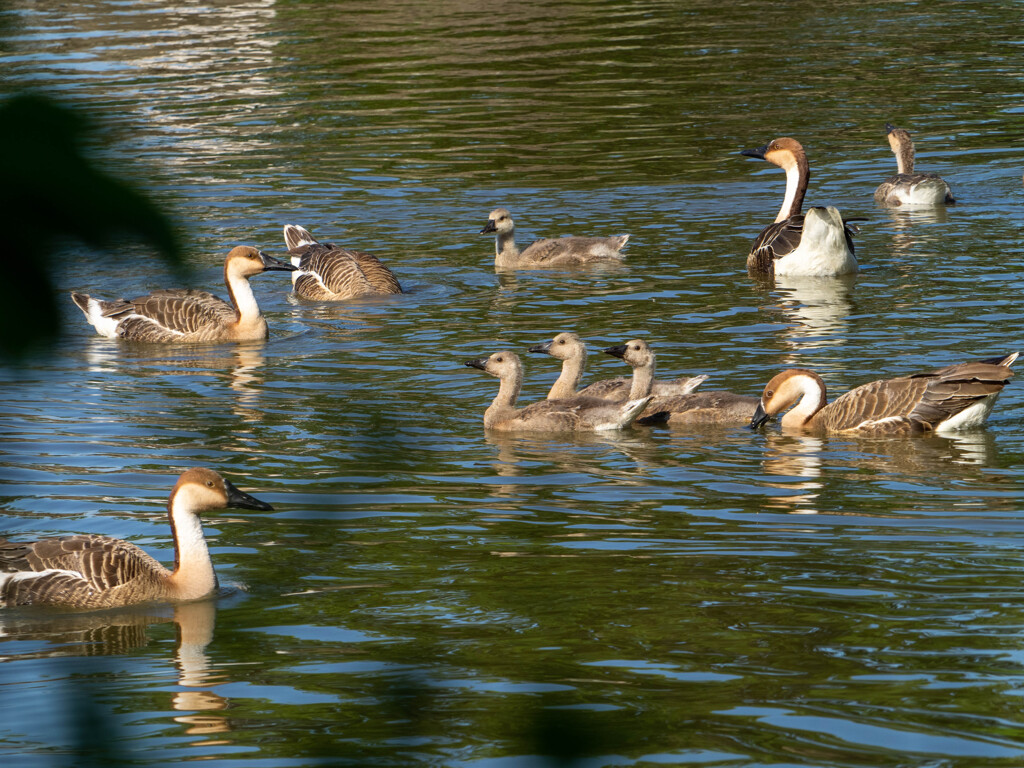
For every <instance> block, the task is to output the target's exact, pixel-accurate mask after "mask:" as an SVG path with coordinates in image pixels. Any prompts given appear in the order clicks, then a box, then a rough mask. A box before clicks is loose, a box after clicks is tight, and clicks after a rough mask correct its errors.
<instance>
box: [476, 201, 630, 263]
mask: <svg viewBox="0 0 1024 768" xmlns="http://www.w3.org/2000/svg"><path fill="white" fill-rule="evenodd" d="M491 233H493V234H494V249H495V256H494V266H495V267H497V268H499V269H512V268H515V267H555V266H572V265H574V264H577V265H578V264H585V263H587V262H591V261H601V260H607V259H616V260H621V259H622V258H624V254H623V253H621V251H622V249H623V248H624V247H625V246H626V242H627V241H628V240H629V235H616V236H614V237H555V238H542V239H540V240H537V241H536V242H534V243H532V244H531V245H529V246H527V247H526V249H525V250H523V251H520V250H519V249H518V248H517V247H516V241H515V223H514V222H513V221H512V214H511V213H509V212H508V210H507V209H505V208H495V209H494V210H493V211H491V214H490V216H489V217H488V218H487V224H486V225H485V226H484V228H483V229H481V230H480V234H491Z"/></svg>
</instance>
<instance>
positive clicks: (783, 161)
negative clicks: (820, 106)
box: [740, 137, 857, 277]
mask: <svg viewBox="0 0 1024 768" xmlns="http://www.w3.org/2000/svg"><path fill="white" fill-rule="evenodd" d="M740 154H741V155H746V156H747V157H756V158H760V159H761V160H766V161H768V162H769V163H771V164H773V165H777V166H779V167H780V168H782V169H783V170H784V171H785V172H786V198H785V199H784V200H783V201H782V208H780V209H779V215H778V216H776V217H775V222H774V223H773V224H769V225H768V226H767V227H765V228H764V229H763V230H761V234H760V235H758V236H757V239H756V240H755V241H754V245H753V247H752V248H751V249H750V255H748V256H747V271H748V272H749V273H750V274H751V275H753V276H755V277H771V276H773V275H799V276H808V277H832V276H835V275H848V274H852V273H854V272H856V271H857V259H856V258H855V257H854V255H853V237H852V235H853V231H854V230H851V228H850V227H849V226H848V225H847V224H846V223H845V222H844V220H843V217H842V216H841V215H840V214H839V211H838V210H836V209H835V208H833V207H831V206H829V207H827V208H823V207H820V206H816V207H814V208H809V209H808V210H807V212H806V213H801V209H802V207H803V203H804V195H805V194H806V193H807V182H808V180H809V179H810V177H811V171H810V167H809V166H808V164H807V155H806V154H805V153H804V148H803V147H802V146H801V145H800V142H799V141H797V140H796V139H791V138H788V137H784V138H780V139H773V140H772V141H770V142H768V143H767V144H765V145H764V146H763V147H758V148H757V149H744V150H742V151H741V152H740Z"/></svg>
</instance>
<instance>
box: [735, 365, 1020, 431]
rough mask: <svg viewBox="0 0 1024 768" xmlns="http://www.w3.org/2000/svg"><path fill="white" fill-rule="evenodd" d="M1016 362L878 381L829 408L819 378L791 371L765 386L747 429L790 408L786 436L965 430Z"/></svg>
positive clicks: (985, 411) (980, 416)
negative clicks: (805, 433) (795, 434)
mask: <svg viewBox="0 0 1024 768" xmlns="http://www.w3.org/2000/svg"><path fill="white" fill-rule="evenodd" d="M1016 359H1017V353H1016V352H1014V353H1012V354H1010V355H1007V356H1005V357H1000V358H991V359H988V360H981V361H977V362H968V363H959V364H957V365H950V366H947V367H945V368H939V369H938V370H935V371H930V372H926V373H917V374H913V375H911V376H901V377H899V378H895V379H880V380H878V381H872V382H870V383H868V384H864V385H862V386H859V387H857V388H856V389H851V390H850V391H849V392H847V393H846V394H844V395H843V396H842V397H840V398H838V399H837V400H834V401H833V402H831V403H829V402H827V396H826V390H825V382H824V381H822V378H821V377H820V376H819V375H818V374H816V373H814V372H813V371H808V370H805V369H802V368H792V369H790V370H788V371H783V372H782V373H780V374H778V375H777V376H775V377H774V378H773V379H772V380H771V381H769V382H768V384H767V386H766V387H765V388H764V393H763V394H762V395H761V400H760V402H759V403H758V406H757V412H756V413H755V414H754V416H753V418H752V419H751V421H750V426H751V428H752V429H757V428H758V427H760V426H761V425H762V424H764V423H765V422H766V421H767V420H768V419H769V418H771V417H772V416H775V415H776V414H779V413H781V412H783V411H785V410H786V409H787V408H789V409H790V410H789V411H788V412H787V413H786V414H785V415H784V416H783V417H782V429H783V430H784V431H789V432H812V433H827V432H840V433H846V434H857V435H875V436H901V435H913V434H921V433H930V432H935V433H938V434H943V433H947V432H955V431H957V430H961V429H969V428H971V427H976V426H979V425H980V424H982V423H983V422H984V421H985V419H986V418H987V417H988V415H989V413H990V412H991V411H992V408H993V406H994V405H995V401H996V398H997V397H998V395H999V393H1000V392H1001V391H1002V389H1003V387H1004V386H1006V384H1007V382H1009V380H1010V377H1011V376H1013V371H1012V370H1010V366H1011V365H1012V364H1013V362H1014V360H1016ZM791 406H792V407H791Z"/></svg>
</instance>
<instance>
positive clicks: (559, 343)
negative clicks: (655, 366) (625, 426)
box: [529, 333, 707, 402]
mask: <svg viewBox="0 0 1024 768" xmlns="http://www.w3.org/2000/svg"><path fill="white" fill-rule="evenodd" d="M529 351H530V352H535V353H542V354H547V355H551V356H552V357H553V358H555V359H557V360H561V361H562V372H561V373H560V374H559V376H558V379H557V380H556V381H555V383H554V386H552V387H551V391H550V392H548V398H547V399H548V400H562V399H565V398H568V397H577V396H580V397H598V398H601V399H602V400H611V401H613V402H619V401H622V400H625V399H627V397H628V396H629V388H630V381H631V380H630V379H628V378H625V377H623V376H619V377H617V378H614V379H602V380H600V381H595V382H594V383H593V384H588V385H587V386H586V387H584V388H583V389H581V390H579V391H578V392H577V391H576V387H577V386H579V383H580V379H581V378H583V369H584V368H585V367H586V365H587V346H586V344H584V343H583V340H582V339H581V338H580V337H579V336H577V335H576V334H575V333H560V334H558V335H557V336H555V338H553V339H552V340H551V341H545V342H544V343H543V344H535V345H534V346H532V347H530V348H529ZM705 379H707V376H690V377H685V376H684V377H680V378H678V379H674V380H673V381H655V382H653V384H652V386H651V391H650V393H649V394H653V395H662V396H666V395H685V394H689V393H690V392H693V390H695V389H696V388H697V387H699V386H700V384H701V382H703V381H704V380H705ZM645 394H647V393H645Z"/></svg>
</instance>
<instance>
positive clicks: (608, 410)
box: [465, 352, 650, 432]
mask: <svg viewBox="0 0 1024 768" xmlns="http://www.w3.org/2000/svg"><path fill="white" fill-rule="evenodd" d="M465 365H468V366H470V367H472V368H479V369H480V370H481V371H485V372H486V373H489V374H491V375H492V376H497V377H498V379H500V381H501V386H500V387H499V389H498V396H497V397H495V398H494V402H492V403H491V404H490V406H489V407H488V408H487V410H486V411H484V427H485V428H487V429H501V430H507V431H543V432H565V431H602V430H609V429H623V428H625V427H628V426H629V425H630V424H632V423H633V420H634V419H635V418H636V417H637V416H638V415H639V414H640V412H641V411H642V410H643V409H644V406H646V405H647V403H648V401H649V400H650V397H649V396H648V397H642V398H640V399H639V400H629V401H627V402H622V403H612V402H608V401H607V400H599V399H597V398H591V397H573V398H571V399H567V400H542V401H540V402H539V403H533V404H532V405H528V406H526V407H525V408H518V409H517V408H516V399H517V398H518V397H519V389H520V387H521V386H522V384H523V364H522V362H521V361H520V360H519V356H518V355H517V354H516V353H515V352H495V353H494V354H493V355H491V356H490V357H482V358H480V359H479V360H467V361H466V362H465Z"/></svg>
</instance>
